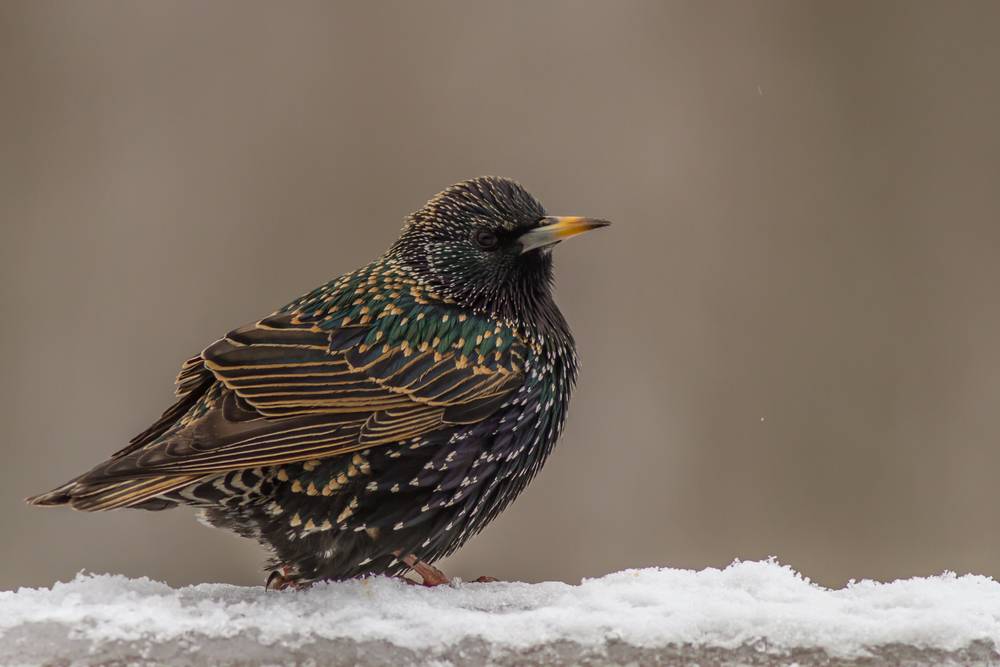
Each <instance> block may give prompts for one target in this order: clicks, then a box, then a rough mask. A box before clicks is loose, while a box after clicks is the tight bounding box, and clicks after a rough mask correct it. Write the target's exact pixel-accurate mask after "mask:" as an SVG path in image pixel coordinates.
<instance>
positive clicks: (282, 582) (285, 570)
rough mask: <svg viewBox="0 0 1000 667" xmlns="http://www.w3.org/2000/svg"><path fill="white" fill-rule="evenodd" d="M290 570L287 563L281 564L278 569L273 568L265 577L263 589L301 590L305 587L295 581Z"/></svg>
mask: <svg viewBox="0 0 1000 667" xmlns="http://www.w3.org/2000/svg"><path fill="white" fill-rule="evenodd" d="M291 574H292V571H291V569H290V568H289V567H288V566H287V565H282V566H281V568H280V569H278V570H275V571H274V572H272V573H271V574H269V575H268V577H267V583H266V584H264V590H265V591H283V590H285V589H286V588H293V589H295V590H302V589H303V588H306V585H303V584H301V583H299V582H298V581H296V580H295V579H294V578H293V577H292V576H291Z"/></svg>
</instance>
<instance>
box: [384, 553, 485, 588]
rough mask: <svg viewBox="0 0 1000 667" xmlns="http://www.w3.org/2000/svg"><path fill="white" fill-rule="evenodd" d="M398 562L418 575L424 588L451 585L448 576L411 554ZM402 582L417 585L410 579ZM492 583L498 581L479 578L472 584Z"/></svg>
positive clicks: (404, 579)
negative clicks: (404, 564) (401, 562)
mask: <svg viewBox="0 0 1000 667" xmlns="http://www.w3.org/2000/svg"><path fill="white" fill-rule="evenodd" d="M400 560H401V561H403V562H404V563H406V564H407V565H409V566H410V569H411V570H413V571H414V572H416V573H417V574H419V575H420V578H421V579H423V581H422V582H420V583H421V584H422V585H424V586H440V585H441V584H450V583H451V579H449V578H448V575H446V574H445V573H444V572H442V571H441V570H439V569H437V568H436V567H434V566H433V565H431V564H430V563H425V562H424V561H422V560H420V559H419V558H417V557H416V556H414V555H413V554H409V555H408V556H404V557H403V558H400ZM403 581H405V582H407V583H410V584H413V585H417V582H415V581H413V580H412V579H407V578H406V577H403ZM494 581H499V579H497V578H495V577H479V578H478V579H476V580H475V581H474V582H473V583H478V584H487V583H492V582H494Z"/></svg>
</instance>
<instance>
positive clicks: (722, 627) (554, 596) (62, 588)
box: [0, 560, 1000, 664]
mask: <svg viewBox="0 0 1000 667" xmlns="http://www.w3.org/2000/svg"><path fill="white" fill-rule="evenodd" d="M33 628H34V629H36V630H37V633H42V634H44V636H45V637H46V641H47V642H50V643H53V645H54V646H55V645H57V644H58V640H59V638H61V637H65V638H66V639H67V640H69V641H72V642H73V643H74V646H75V647H77V649H79V648H80V647H85V648H87V650H89V651H90V652H94V651H95V650H97V649H98V648H99V647H101V646H102V645H107V644H116V645H124V644H135V643H137V642H138V643H140V644H142V645H143V646H144V647H146V648H145V649H143V650H145V652H146V653H148V649H149V647H155V646H158V645H169V644H171V643H177V642H182V643H184V642H187V643H190V642H192V641H202V642H204V641H205V640H207V639H219V640H233V639H241V640H245V641H246V642H248V643H253V644H258V645H262V646H270V647H272V648H275V647H277V648H287V649H290V650H291V649H295V650H300V649H302V648H303V647H308V646H309V645H310V644H313V643H315V642H321V641H328V640H351V641H353V642H376V643H381V644H387V645H390V646H392V647H397V648H400V649H406V650H410V651H415V652H419V651H421V650H426V649H431V648H433V649H435V650H440V649H441V647H447V646H455V645H459V644H461V643H462V642H468V641H469V640H470V639H474V640H476V641H480V642H484V643H486V644H487V645H489V646H490V647H494V649H509V650H520V651H524V650H527V649H531V648H532V647H539V646H545V645H550V644H553V643H554V642H559V641H562V642H570V643H572V644H575V645H579V646H581V647H583V648H585V649H595V650H599V649H600V648H601V647H604V646H607V645H609V644H617V645H621V644H625V645H629V646H632V647H639V648H651V647H663V646H668V645H689V646H696V647H698V646H701V647H716V648H720V649H737V648H740V647H747V646H752V647H755V650H758V651H765V652H782V651H789V650H792V649H816V650H819V651H823V652H825V653H826V654H828V655H830V656H837V657H841V658H852V657H859V656H864V655H867V654H868V651H869V650H871V649H873V648H876V647H881V646H887V645H892V644H903V645H907V646H912V647H915V648H917V649H933V650H939V651H959V650H963V649H966V648H968V647H970V646H972V645H974V644H976V643H977V642H978V643H985V644H986V645H987V646H988V647H990V648H991V649H992V650H995V649H996V647H997V642H998V641H1000V583H998V582H996V581H994V580H993V579H991V578H988V577H983V576H976V575H965V576H956V575H955V574H952V573H945V574H943V575H940V576H932V577H926V578H913V579H904V580H899V581H893V582H889V583H878V582H873V581H860V582H853V583H851V584H849V585H848V586H846V587H845V588H842V589H827V588H823V587H820V586H818V585H816V584H813V583H811V582H810V581H809V580H808V579H806V578H804V577H802V576H801V575H799V574H798V573H797V572H795V571H794V570H793V569H791V568H790V567H787V566H783V565H781V564H779V563H777V562H775V561H773V560H771V561H761V562H739V561H737V562H735V563H733V564H732V565H730V566H729V567H727V568H725V569H721V570H719V569H713V568H709V569H705V570H700V571H693V570H681V569H670V568H649V569H639V570H625V571H622V572H617V573H614V574H609V575H607V576H604V577H601V578H597V579H586V580H584V581H583V582H581V583H580V584H579V585H569V584H564V583H556V582H546V583H540V584H526V583H503V582H499V583H485V584H474V583H458V584H453V585H452V586H442V587H437V588H432V589H427V588H423V587H419V586H410V585H406V584H405V583H403V582H400V581H398V580H393V579H385V578H373V579H367V580H359V581H349V582H340V583H327V584H319V585H316V586H314V587H313V588H311V589H308V590H304V591H283V592H280V593H278V592H265V591H264V590H263V589H262V588H244V587H238V586H230V585H223V584H201V585H198V586H189V587H185V588H179V589H174V588H171V587H169V586H167V585H165V584H162V583H158V582H155V581H151V580H149V579H145V578H143V579H128V578H126V577H123V576H116V575H85V574H80V575H77V577H76V578H75V579H73V580H72V581H70V582H67V583H57V584H55V585H54V586H53V587H52V588H44V589H29V588H22V589H20V590H17V591H3V592H0V646H5V648H0V662H3V663H4V664H7V663H10V662H17V661H18V660H19V659H20V660H21V661H22V662H24V663H30V662H32V661H35V660H37V659H38V655H37V650H38V648H37V646H33V648H32V650H34V651H36V653H32V654H30V656H29V655H28V654H21V655H20V658H18V654H16V653H13V652H14V651H16V650H20V649H18V648H17V646H22V647H23V646H24V645H27V644H32V645H36V644H37V642H27V641H26V640H25V638H29V637H30V636H31V633H32V631H33V630H32V629H33ZM43 631H44V632H43ZM12 637H16V638H18V641H10V638H12ZM53 637H55V639H53ZM15 645H16V646H15ZM4 650H6V651H7V652H8V653H6V654H4V653H3V652H2V651H4ZM25 650H26V649H25ZM75 650H76V649H75Z"/></svg>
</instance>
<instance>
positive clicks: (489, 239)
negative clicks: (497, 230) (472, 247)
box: [472, 229, 500, 250]
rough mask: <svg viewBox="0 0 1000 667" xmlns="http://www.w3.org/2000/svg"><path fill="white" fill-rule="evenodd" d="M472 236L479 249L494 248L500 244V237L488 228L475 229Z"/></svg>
mask: <svg viewBox="0 0 1000 667" xmlns="http://www.w3.org/2000/svg"><path fill="white" fill-rule="evenodd" d="M472 238H473V240H474V241H475V242H476V245H477V246H479V248H480V250H496V249H497V246H498V245H500V239H498V238H497V235H496V234H494V233H493V232H491V231H490V230H488V229H477V230H476V233H475V234H473V236H472Z"/></svg>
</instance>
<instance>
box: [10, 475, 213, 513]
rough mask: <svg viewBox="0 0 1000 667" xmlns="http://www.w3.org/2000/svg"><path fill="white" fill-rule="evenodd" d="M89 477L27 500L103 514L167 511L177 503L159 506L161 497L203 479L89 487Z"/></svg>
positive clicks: (129, 481) (162, 479)
mask: <svg viewBox="0 0 1000 667" xmlns="http://www.w3.org/2000/svg"><path fill="white" fill-rule="evenodd" d="M86 477H87V476H86V475H84V476H82V477H77V478H76V479H73V480H71V481H69V482H66V483H65V484H63V485H61V486H58V487H56V488H54V489H52V490H51V491H49V492H47V493H40V494H38V495H37V496H31V497H30V498H26V499H25V501H26V502H27V503H28V504H31V505H38V506H41V507H56V506H59V505H69V506H70V507H72V508H73V509H77V510H83V511H85V512H100V511H104V510H113V509H118V508H120V507H141V508H143V509H164V508H165V507H167V506H172V505H174V503H173V502H169V503H161V502H158V496H162V495H164V494H167V493H170V492H171V491H176V490H177V489H180V488H183V487H185V486H187V485H189V484H191V483H192V482H194V481H195V480H197V479H199V478H200V477H201V475H181V476H165V475H163V476H158V477H141V478H138V479H126V480H120V481H115V482H108V481H102V482H97V483H88V482H87V481H86Z"/></svg>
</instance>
